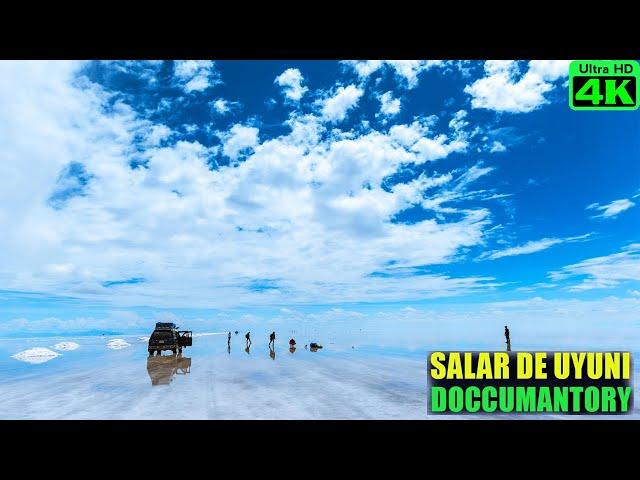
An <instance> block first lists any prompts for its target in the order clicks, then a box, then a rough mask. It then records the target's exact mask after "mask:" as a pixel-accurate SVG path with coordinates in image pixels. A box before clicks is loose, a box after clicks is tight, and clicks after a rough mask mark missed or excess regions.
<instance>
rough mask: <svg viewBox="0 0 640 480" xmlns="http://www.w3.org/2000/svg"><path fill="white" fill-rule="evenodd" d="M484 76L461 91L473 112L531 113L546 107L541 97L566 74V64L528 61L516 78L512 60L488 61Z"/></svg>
mask: <svg viewBox="0 0 640 480" xmlns="http://www.w3.org/2000/svg"><path fill="white" fill-rule="evenodd" d="M484 70H485V76H484V77H483V78H480V79H478V80H476V81H475V82H474V83H472V84H471V85H467V86H466V87H465V89H464V91H465V92H466V93H468V94H469V95H471V97H472V98H471V106H472V107H473V108H486V109H489V110H495V111H498V112H510V113H524V112H531V111H533V110H535V109H537V108H539V107H541V106H542V105H544V104H546V103H548V100H547V99H546V98H545V96H544V95H545V94H546V93H548V92H550V91H551V90H552V89H553V88H554V83H553V82H554V81H557V80H558V79H561V78H564V77H566V76H567V75H568V74H569V61H568V60H532V61H530V62H529V63H528V68H527V71H526V72H525V73H524V74H523V75H522V76H520V65H519V64H518V62H516V61H514V60H488V61H486V62H485V65H484Z"/></svg>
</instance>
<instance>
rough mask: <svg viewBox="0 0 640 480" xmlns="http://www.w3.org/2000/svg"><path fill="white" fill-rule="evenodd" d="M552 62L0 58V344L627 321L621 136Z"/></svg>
mask: <svg viewBox="0 0 640 480" xmlns="http://www.w3.org/2000/svg"><path fill="white" fill-rule="evenodd" d="M568 65H569V61H564V60H562V61H560V60H553V61H542V60H535V61H504V60H500V61H459V60H454V61H445V60H429V61H424V60H420V61H398V60H391V61H380V60H372V61H212V60H203V61H194V60H188V61H175V62H173V61H90V62H79V61H34V62H26V61H18V62H12V61H0V105H2V108H1V109H0V185H1V188H0V231H1V232H2V235H0V336H6V335H15V334H25V335H28V334H37V333H43V332H47V333H51V332H81V331H93V330H96V331H98V330H101V329H102V330H104V329H115V330H119V331H129V330H131V331H133V330H136V331H138V330H147V329H148V327H149V325H152V322H153V321H155V320H166V319H183V318H189V319H191V324H193V325H200V326H202V328H205V326H216V325H218V324H220V325H222V324H224V323H225V322H228V321H229V319H242V320H243V321H245V322H249V323H251V322H255V323H260V322H273V321H278V320H283V321H284V320H292V319H293V320H295V319H305V320H309V321H329V322H331V321H341V320H344V319H349V318H360V317H362V316H366V317H368V318H371V319H378V320H376V321H379V322H381V323H385V324H387V325H393V323H394V322H395V321H401V319H403V318H404V319H407V318H409V319H410V320H411V321H415V322H417V323H418V324H419V322H420V319H424V318H427V317H432V316H433V315H434V312H437V314H438V315H442V316H443V317H442V318H443V321H447V318H453V317H456V316H460V315H462V316H466V315H476V316H477V318H483V316H490V315H493V313H492V312H494V313H495V312H496V311H508V312H509V314H510V315H512V316H514V317H516V318H517V317H518V316H529V317H530V316H532V315H533V316H540V317H545V318H547V319H548V318H554V319H558V321H564V322H566V321H573V322H576V321H577V322H580V321H583V320H585V319H587V318H588V319H590V320H591V321H600V320H599V319H602V318H605V317H606V321H607V322H612V325H615V322H616V321H619V322H627V323H628V322H629V321H632V320H631V318H632V317H633V315H634V312H635V313H637V312H638V311H640V229H639V228H638V226H639V225H640V207H639V204H640V135H639V134H640V128H639V127H640V117H639V114H638V111H631V112H616V111H605V112H597V111H587V112H576V111H573V110H571V109H570V108H569V106H568V98H567V97H568V93H567V81H568V78H567V75H568ZM633 318H635V317H633ZM399 319H400V320H399ZM568 319H569V320H568ZM585 321H586V320H585Z"/></svg>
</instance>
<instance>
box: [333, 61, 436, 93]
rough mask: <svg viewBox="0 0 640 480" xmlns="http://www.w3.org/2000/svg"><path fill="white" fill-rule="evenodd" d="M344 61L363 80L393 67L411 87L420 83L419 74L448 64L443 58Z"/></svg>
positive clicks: (399, 77)
mask: <svg viewBox="0 0 640 480" xmlns="http://www.w3.org/2000/svg"><path fill="white" fill-rule="evenodd" d="M344 63H345V64H346V65H348V66H349V67H351V68H353V70H354V71H355V72H356V74H357V75H358V77H360V78H361V79H362V80H365V79H367V78H368V77H369V76H370V75H372V74H373V73H375V72H377V71H378V70H381V69H391V70H392V71H393V72H394V74H395V76H396V77H397V78H398V79H400V80H402V81H403V82H404V84H405V85H406V86H407V87H408V88H410V89H411V88H415V87H416V86H417V85H418V76H419V75H420V74H421V73H422V72H426V71H427V70H430V69H432V68H435V67H443V66H445V65H446V62H444V61H442V60H347V61H345V62H344Z"/></svg>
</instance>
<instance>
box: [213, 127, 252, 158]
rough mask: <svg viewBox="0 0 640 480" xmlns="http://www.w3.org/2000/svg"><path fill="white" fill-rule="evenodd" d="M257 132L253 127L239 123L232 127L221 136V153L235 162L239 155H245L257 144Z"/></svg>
mask: <svg viewBox="0 0 640 480" xmlns="http://www.w3.org/2000/svg"><path fill="white" fill-rule="evenodd" d="M258 132H259V130H258V129H257V128H255V127H248V126H246V125H241V124H239V123H238V124H236V125H234V126H233V127H231V129H230V130H229V131H228V132H225V133H224V134H222V135H221V137H222V153H223V154H224V155H226V156H227V157H229V158H231V159H232V160H237V159H238V157H239V156H240V154H241V153H246V152H247V151H248V150H250V149H252V148H253V147H255V146H256V145H257V144H258Z"/></svg>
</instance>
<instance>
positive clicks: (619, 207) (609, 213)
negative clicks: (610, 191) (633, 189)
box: [587, 198, 635, 218]
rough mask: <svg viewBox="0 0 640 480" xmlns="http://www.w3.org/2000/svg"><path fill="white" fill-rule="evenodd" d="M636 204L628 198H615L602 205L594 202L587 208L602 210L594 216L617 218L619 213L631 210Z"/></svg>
mask: <svg viewBox="0 0 640 480" xmlns="http://www.w3.org/2000/svg"><path fill="white" fill-rule="evenodd" d="M633 206H635V203H634V202H632V201H631V200H629V199H627V198H623V199H621V200H614V201H613V202H611V203H608V204H606V205H600V204H598V203H592V204H591V205H589V206H587V210H598V211H600V212H602V213H601V214H600V215H594V216H593V217H592V218H615V217H616V216H618V214H620V213H622V212H624V211H625V210H629V209H630V208H631V207H633Z"/></svg>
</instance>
